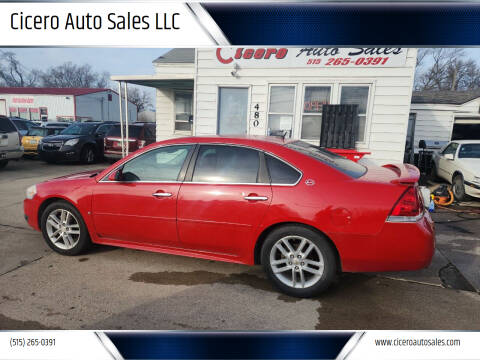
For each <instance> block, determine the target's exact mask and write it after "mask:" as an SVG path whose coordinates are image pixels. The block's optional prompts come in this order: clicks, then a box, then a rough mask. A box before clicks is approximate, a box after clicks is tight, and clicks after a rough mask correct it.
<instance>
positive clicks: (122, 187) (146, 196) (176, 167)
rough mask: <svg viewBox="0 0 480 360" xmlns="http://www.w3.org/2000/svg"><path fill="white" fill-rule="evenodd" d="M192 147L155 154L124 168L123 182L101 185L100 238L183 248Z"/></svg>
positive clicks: (97, 190)
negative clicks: (181, 202)
mask: <svg viewBox="0 0 480 360" xmlns="http://www.w3.org/2000/svg"><path fill="white" fill-rule="evenodd" d="M193 147H194V145H190V144H187V145H171V146H164V147H159V148H156V149H153V150H150V151H148V152H145V153H142V154H141V155H139V156H137V157H135V158H133V159H132V160H130V161H128V162H127V163H126V164H124V165H123V166H121V169H122V178H121V179H119V180H118V181H115V180H113V179H111V177H110V180H108V179H103V180H101V181H100V182H98V184H97V185H95V187H94V191H93V200H92V201H93V203H92V214H93V218H94V222H95V230H96V233H97V236H98V237H99V238H100V239H104V240H105V241H107V242H108V241H111V240H113V241H126V242H133V243H141V244H145V245H150V246H176V245H178V244H177V243H178V238H177V228H176V212H177V196H178V191H179V189H180V184H181V181H182V176H183V175H184V173H185V171H186V165H187V163H188V160H189V158H190V157H191V154H192V150H193Z"/></svg>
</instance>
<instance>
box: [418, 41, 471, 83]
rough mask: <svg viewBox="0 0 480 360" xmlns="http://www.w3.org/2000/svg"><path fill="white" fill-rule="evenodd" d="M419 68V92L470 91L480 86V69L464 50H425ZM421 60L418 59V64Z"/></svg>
mask: <svg viewBox="0 0 480 360" xmlns="http://www.w3.org/2000/svg"><path fill="white" fill-rule="evenodd" d="M422 56H423V57H422V58H421V59H420V64H422V63H428V64H429V65H428V68H426V69H423V67H422V66H419V67H417V72H416V74H415V89H417V90H451V91H457V90H469V89H477V88H479V86H480V67H479V66H478V64H477V63H476V62H475V61H474V60H473V59H468V58H466V54H465V50H463V49H446V48H439V49H425V50H424V51H423V52H422ZM418 61H419V60H418V59H417V64H418V63H419V62H418Z"/></svg>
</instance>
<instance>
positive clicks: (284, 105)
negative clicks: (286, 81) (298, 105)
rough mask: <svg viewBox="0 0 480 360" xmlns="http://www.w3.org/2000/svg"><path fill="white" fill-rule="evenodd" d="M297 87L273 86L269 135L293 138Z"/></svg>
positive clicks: (269, 111) (269, 112)
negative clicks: (284, 135)
mask: <svg viewBox="0 0 480 360" xmlns="http://www.w3.org/2000/svg"><path fill="white" fill-rule="evenodd" d="M294 112H295V86H292V85H288V86H284V85H282V86H277V85H275V86H271V87H270V102H269V107H268V135H283V134H286V136H287V137H291V136H292V125H293V114H294Z"/></svg>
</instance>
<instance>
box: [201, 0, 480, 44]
mask: <svg viewBox="0 0 480 360" xmlns="http://www.w3.org/2000/svg"><path fill="white" fill-rule="evenodd" d="M202 6H203V7H204V8H205V10H206V11H207V12H208V13H209V14H210V16H211V17H212V18H213V19H214V20H215V22H216V23H217V24H218V26H219V27H220V28H221V30H222V31H223V32H224V34H225V36H226V37H227V38H228V39H229V41H230V42H231V44H232V45H305V46H307V45H338V46H341V45H343V46H347V45H350V46H352V45H372V46H375V45H378V46H379V45H402V46H435V45H437V46H454V45H464V46H467V45H469V46H472V45H480V4H478V3H434V2H432V3H395V4H392V3H363V4H362V3H313V4H312V3H261V4H258V3H257V4H254V3H253V4H252V3H229V4H225V3H224V4H220V3H203V4H202Z"/></svg>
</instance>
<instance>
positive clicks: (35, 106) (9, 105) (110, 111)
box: [0, 87, 137, 121]
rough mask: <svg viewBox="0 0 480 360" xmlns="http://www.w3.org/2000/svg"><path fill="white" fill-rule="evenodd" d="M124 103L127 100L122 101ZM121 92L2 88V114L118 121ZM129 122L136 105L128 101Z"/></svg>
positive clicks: (22, 116)
mask: <svg viewBox="0 0 480 360" xmlns="http://www.w3.org/2000/svg"><path fill="white" fill-rule="evenodd" d="M123 105H124V101H123ZM119 113H120V108H119V97H118V93H117V92H115V91H113V90H111V89H89V88H11V87H8V88H5V87H3V88H0V115H7V116H18V117H21V118H24V119H28V120H42V121H88V120H90V121H119ZM128 114H129V121H136V119H137V106H136V105H135V104H133V103H132V102H129V103H128Z"/></svg>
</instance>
